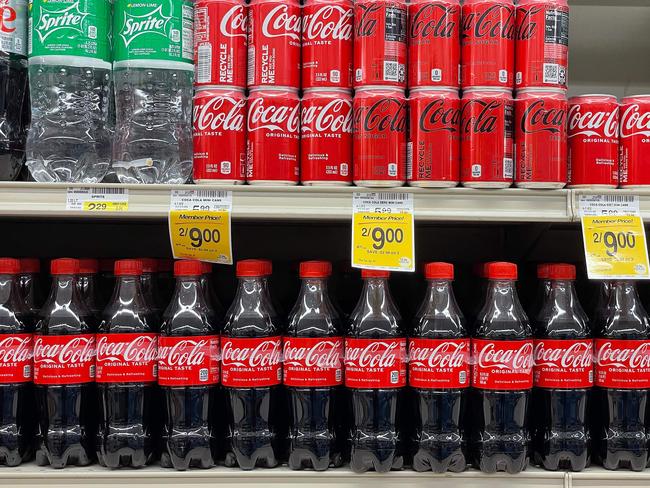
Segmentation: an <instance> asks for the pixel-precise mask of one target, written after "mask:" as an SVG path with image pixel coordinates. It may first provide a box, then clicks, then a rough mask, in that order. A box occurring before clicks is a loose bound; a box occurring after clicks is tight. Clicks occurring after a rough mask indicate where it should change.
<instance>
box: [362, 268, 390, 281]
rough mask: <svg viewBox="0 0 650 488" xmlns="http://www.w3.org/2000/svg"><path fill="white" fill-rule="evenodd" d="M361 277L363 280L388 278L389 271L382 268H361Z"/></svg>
mask: <svg viewBox="0 0 650 488" xmlns="http://www.w3.org/2000/svg"><path fill="white" fill-rule="evenodd" d="M361 278H363V279H364V280H365V279H366V278H390V271H384V270H382V269H362V270H361Z"/></svg>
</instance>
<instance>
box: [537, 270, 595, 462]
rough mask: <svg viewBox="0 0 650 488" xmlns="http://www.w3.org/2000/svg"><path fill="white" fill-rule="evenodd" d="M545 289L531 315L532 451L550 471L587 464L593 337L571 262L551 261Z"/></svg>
mask: <svg viewBox="0 0 650 488" xmlns="http://www.w3.org/2000/svg"><path fill="white" fill-rule="evenodd" d="M546 272H547V278H548V280H549V285H550V286H549V291H548V294H547V297H546V300H545V302H544V305H543V307H542V309H541V310H540V312H539V314H538V316H537V318H536V320H535V324H536V326H535V341H534V342H535V351H534V358H535V364H534V370H533V377H534V385H535V389H534V391H533V412H534V415H533V416H532V426H531V427H532V430H533V452H534V459H535V462H536V463H537V464H541V465H542V466H543V467H544V468H546V469H550V470H558V469H571V470H573V471H581V470H583V469H584V468H586V467H587V466H588V465H589V461H590V457H589V453H590V447H591V446H590V445H591V436H590V432H589V425H588V420H589V419H588V414H589V413H590V412H589V405H588V404H589V401H590V397H591V388H592V386H593V341H592V339H591V331H590V329H589V321H588V319H587V315H586V314H585V312H584V311H583V309H582V307H581V306H580V302H579V301H578V296H577V294H576V291H575V288H574V284H573V282H574V280H575V278H576V269H575V266H573V265H570V264H551V265H549V266H548V267H547V269H546Z"/></svg>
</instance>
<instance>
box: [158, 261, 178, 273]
mask: <svg viewBox="0 0 650 488" xmlns="http://www.w3.org/2000/svg"><path fill="white" fill-rule="evenodd" d="M173 263H174V260H173V259H158V272H159V273H169V272H170V271H171V270H172V267H173V265H174V264H173Z"/></svg>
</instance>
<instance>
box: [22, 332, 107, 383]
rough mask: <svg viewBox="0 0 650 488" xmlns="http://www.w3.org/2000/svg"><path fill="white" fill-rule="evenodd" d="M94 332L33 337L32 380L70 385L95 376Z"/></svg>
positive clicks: (86, 381) (91, 379) (85, 381)
mask: <svg viewBox="0 0 650 488" xmlns="http://www.w3.org/2000/svg"><path fill="white" fill-rule="evenodd" d="M95 353H96V351H95V335H94V334H79V335H51V336H42V335H36V336H34V383H35V384H37V385H72V384H77V383H90V382H91V381H93V380H94V379H95Z"/></svg>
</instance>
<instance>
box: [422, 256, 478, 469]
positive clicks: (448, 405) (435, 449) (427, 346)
mask: <svg viewBox="0 0 650 488" xmlns="http://www.w3.org/2000/svg"><path fill="white" fill-rule="evenodd" d="M424 274H425V277H426V279H427V281H428V287H427V291H426V294H425V297H424V301H423V302H422V305H421V307H420V310H419V311H418V313H417V315H416V318H415V323H414V325H413V331H412V333H411V338H410V339H409V386H411V387H412V388H413V389H414V392H415V397H416V406H417V414H418V418H417V420H416V422H415V425H416V428H415V434H416V435H415V449H414V451H415V454H414V456H413V469H415V470H416V471H434V472H436V473H442V472H445V471H455V472H459V471H463V470H464V469H465V468H466V467H467V452H466V449H467V444H466V441H467V439H466V432H465V427H466V409H467V392H468V387H469V382H470V378H469V368H470V364H469V355H470V339H469V336H468V334H467V331H466V329H465V320H464V318H463V314H462V312H461V311H460V308H459V307H458V304H457V303H456V298H455V297H454V290H453V288H452V284H451V283H452V280H453V279H454V266H453V265H452V264H449V263H428V264H427V265H426V266H425V267H424Z"/></svg>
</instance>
